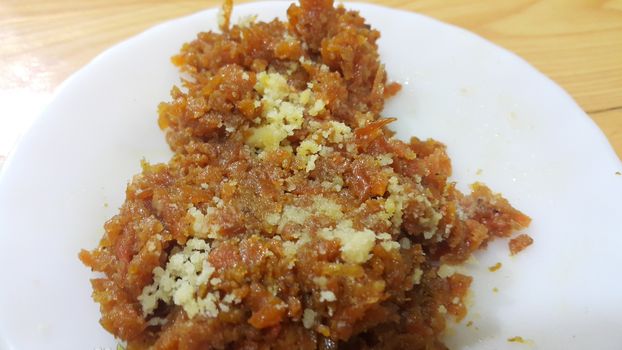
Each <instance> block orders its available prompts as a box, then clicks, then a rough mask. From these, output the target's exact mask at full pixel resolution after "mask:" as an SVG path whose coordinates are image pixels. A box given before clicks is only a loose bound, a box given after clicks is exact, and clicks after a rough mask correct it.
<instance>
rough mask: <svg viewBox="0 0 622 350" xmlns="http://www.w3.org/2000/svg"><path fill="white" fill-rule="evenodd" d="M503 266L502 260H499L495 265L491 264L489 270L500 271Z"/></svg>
mask: <svg viewBox="0 0 622 350" xmlns="http://www.w3.org/2000/svg"><path fill="white" fill-rule="evenodd" d="M501 266H503V265H502V264H501V263H500V262H498V263H496V264H494V265H492V266H490V267H489V268H488V271H490V272H495V271H498V270H499V269H500V268H501Z"/></svg>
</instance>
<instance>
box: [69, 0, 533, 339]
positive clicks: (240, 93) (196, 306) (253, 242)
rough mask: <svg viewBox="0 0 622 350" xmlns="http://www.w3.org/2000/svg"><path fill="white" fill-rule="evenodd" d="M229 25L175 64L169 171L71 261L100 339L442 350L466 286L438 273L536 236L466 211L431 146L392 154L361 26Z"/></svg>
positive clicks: (484, 213) (480, 205)
mask: <svg viewBox="0 0 622 350" xmlns="http://www.w3.org/2000/svg"><path fill="white" fill-rule="evenodd" d="M226 7H227V8H228V10H227V11H225V14H224V20H223V21H222V23H223V25H222V27H221V29H222V33H215V32H208V33H200V34H198V36H197V38H196V39H195V40H194V41H192V42H190V43H188V44H185V45H184V46H183V47H182V49H181V53H180V54H179V55H177V56H175V57H174V58H173V62H174V63H175V64H176V65H177V66H179V67H180V69H181V71H182V72H183V73H185V76H186V79H184V80H183V83H182V86H181V87H174V88H173V90H172V92H171V96H172V99H171V101H170V102H166V103H162V104H161V105H160V107H159V125H160V127H161V128H162V129H163V130H164V131H165V133H166V139H167V141H168V143H169V145H170V147H171V149H172V150H173V152H174V155H173V157H172V159H171V160H170V162H169V163H168V164H156V165H150V164H147V163H144V164H143V170H142V173H141V174H138V175H136V176H135V177H134V178H133V179H132V181H131V183H130V184H129V185H128V187H127V191H126V200H125V203H124V204H123V205H122V207H121V208H120V211H119V213H118V214H117V215H116V216H114V217H113V218H112V219H110V220H109V221H108V222H107V223H106V224H105V230H106V233H105V235H104V236H103V238H102V239H101V242H100V244H99V246H98V247H97V248H96V249H94V250H92V251H82V252H81V253H80V259H81V260H82V261H83V262H84V263H85V264H86V265H87V266H89V267H91V268H92V269H93V270H94V271H98V272H102V273H103V276H102V277H99V278H95V279H93V281H92V284H93V289H94V292H93V297H94V299H95V300H96V301H97V302H98V303H99V304H100V305H101V312H102V318H101V324H102V325H103V326H104V328H105V329H107V330H108V331H109V332H111V333H112V334H114V335H115V336H116V337H118V338H120V339H123V340H125V341H127V344H128V348H129V349H267V348H274V349H338V348H341V349H367V348H369V349H371V348H374V349H445V346H444V345H443V343H442V339H441V334H442V332H443V329H444V328H445V322H446V317H449V316H452V317H454V318H456V319H461V318H462V317H464V316H465V314H466V308H465V305H464V303H463V298H464V296H465V294H466V293H467V291H468V289H469V285H470V283H471V277H468V276H464V275H461V274H459V273H451V271H450V270H451V268H447V266H448V265H451V264H459V263H461V262H464V261H465V260H466V259H467V258H469V257H470V256H471V254H472V253H473V252H474V251H476V250H478V249H480V248H482V247H484V246H486V244H487V242H488V241H490V240H491V239H493V238H494V237H508V236H510V235H511V234H512V233H513V232H515V231H516V230H519V229H522V228H524V227H526V226H527V225H528V224H529V221H530V219H529V218H528V217H527V216H525V215H524V214H522V213H521V212H519V211H518V210H516V209H514V208H512V206H510V204H509V203H508V202H507V201H506V200H505V199H503V198H502V197H501V196H499V195H497V194H494V193H492V192H491V191H490V190H489V189H488V188H487V187H486V186H484V185H482V184H475V185H474V186H473V187H472V193H471V194H469V195H463V194H462V193H460V192H459V191H458V190H457V189H456V188H455V184H454V183H453V182H451V181H448V177H449V176H450V174H451V164H450V160H449V158H448V157H447V154H446V152H445V146H444V145H443V144H442V143H440V142H437V141H434V140H426V141H422V140H419V139H417V138H412V139H411V140H410V141H409V142H404V141H400V140H398V139H396V138H394V137H393V133H392V132H391V131H390V130H389V129H387V126H388V125H389V124H390V123H391V122H392V121H394V119H391V118H388V119H387V118H382V117H381V114H380V113H381V111H382V109H383V104H384V101H385V99H386V98H388V97H390V96H391V95H393V94H395V93H397V92H398V90H399V85H398V84H395V83H387V78H386V72H385V70H384V67H383V65H382V64H381V62H380V61H379V56H378V50H377V45H376V41H377V39H378V38H379V36H380V33H379V32H378V31H377V30H375V29H373V28H371V27H370V26H369V24H367V23H365V20H364V18H362V17H361V16H360V15H359V14H358V13H357V12H355V11H348V10H346V9H344V8H343V7H333V2H332V1H331V0H301V1H300V4H299V5H295V4H293V5H291V6H290V7H289V9H288V11H287V16H288V21H287V22H282V21H279V20H276V19H275V20H273V21H271V22H268V23H264V22H257V23H255V22H253V21H249V22H247V23H245V24H240V25H234V26H231V27H229V25H228V22H229V13H230V3H229V4H228V5H227V6H226ZM521 241H522V240H521ZM448 271H450V272H448Z"/></svg>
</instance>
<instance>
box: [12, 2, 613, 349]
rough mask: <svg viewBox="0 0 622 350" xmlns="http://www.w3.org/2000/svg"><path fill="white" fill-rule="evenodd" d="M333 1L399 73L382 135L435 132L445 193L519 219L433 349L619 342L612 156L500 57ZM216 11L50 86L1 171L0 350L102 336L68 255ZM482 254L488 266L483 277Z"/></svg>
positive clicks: (139, 146)
mask: <svg viewBox="0 0 622 350" xmlns="http://www.w3.org/2000/svg"><path fill="white" fill-rule="evenodd" d="M287 6H288V5H287V4H286V3H283V2H277V3H275V2H270V3H268V2H263V3H255V4H252V5H243V6H238V7H236V9H235V12H234V17H233V18H234V19H237V18H238V16H240V15H246V14H252V13H259V15H260V19H271V18H273V17H274V16H282V15H283V14H284V13H285V9H286V7H287ZM348 7H350V8H355V9H358V10H360V11H361V13H362V14H363V15H364V16H365V17H366V18H367V19H368V20H369V22H370V23H371V24H372V25H373V26H375V27H376V28H378V29H380V30H381V32H382V39H381V40H380V50H381V54H382V57H383V60H384V62H386V66H387V69H388V72H389V75H390V77H391V78H392V79H394V80H397V81H399V82H402V83H403V84H404V89H403V91H402V92H401V93H400V94H399V96H398V97H397V98H394V99H393V100H391V102H390V103H389V104H388V106H387V108H386V111H385V115H387V116H396V117H398V118H399V122H397V123H396V125H395V128H396V130H399V136H400V137H403V138H406V137H409V136H410V135H417V136H419V137H423V138H427V137H434V138H436V139H438V140H441V141H443V142H445V143H446V144H447V145H448V147H449V153H450V155H451V157H452V160H453V164H454V179H455V180H456V181H458V183H459V184H460V187H461V188H462V189H466V185H467V184H469V183H471V182H474V181H483V182H485V183H487V184H488V185H490V187H491V188H493V189H494V190H496V191H500V192H502V193H504V194H505V195H506V196H507V197H508V198H509V199H510V200H511V202H512V203H513V204H514V205H515V206H516V207H518V208H520V209H521V210H524V211H525V212H526V213H528V214H529V215H531V216H532V218H533V224H532V226H531V228H530V229H529V233H530V234H531V235H532V236H533V237H534V238H535V245H533V246H532V247H530V248H529V249H527V250H526V251H524V252H523V253H521V254H520V255H518V256H517V257H515V258H509V257H508V250H507V245H506V244H507V243H506V242H497V243H495V244H492V245H491V246H490V247H489V249H488V250H487V251H485V252H483V253H482V254H479V255H478V259H479V261H480V262H479V264H475V265H473V266H470V267H469V269H470V270H471V271H472V273H473V274H474V275H475V282H474V284H473V304H474V305H473V306H472V308H471V311H470V314H469V316H467V318H466V320H465V322H463V325H462V326H452V327H451V329H450V330H449V331H448V332H447V333H448V334H447V341H448V343H449V344H450V345H452V348H456V349H459V348H463V349H499V348H512V347H515V348H517V349H519V348H525V345H517V344H510V343H508V342H507V338H510V337H513V336H521V337H523V338H525V339H529V340H531V341H532V348H539V349H619V348H620V344H622V332H620V330H621V329H622V318H621V317H620V315H621V314H622V279H620V278H619V276H620V272H619V270H618V268H619V267H620V266H622V253H621V252H620V251H619V250H620V249H621V247H622V232H620V218H621V217H622V206H621V205H620V198H622V176H616V175H615V172H616V171H622V166H621V164H620V161H619V160H618V158H617V157H616V156H615V154H614V152H613V150H612V149H611V147H610V146H609V144H608V143H607V141H606V139H605V137H604V136H603V134H602V133H601V132H600V130H599V129H598V128H597V127H596V126H595V125H594V123H593V122H592V121H591V120H590V119H589V118H588V117H587V116H586V115H585V114H584V113H583V112H582V111H581V109H580V108H579V107H578V106H577V105H576V104H575V102H573V100H572V99H571V98H570V97H569V96H568V95H567V94H566V93H565V92H564V91H562V90H561V89H560V88H559V87H558V86H556V85H555V84H554V83H553V82H551V81H550V80H549V79H547V78H546V77H544V76H543V75H542V74H540V73H538V72H537V71H536V70H535V69H533V68H532V67H530V66H529V65H528V64H527V63H526V62H524V61H523V60H521V59H520V58H518V57H516V56H515V55H513V54H512V53H509V52H507V51H505V50H503V49H501V48H499V47H497V46H495V45H493V44H491V43H489V42H487V41H485V40H483V39H481V38H479V37H477V36H475V35H473V34H470V33H468V32H466V31H464V30H461V29H459V28H456V27H453V26H449V25H446V24H443V23H440V22H438V21H435V20H432V19H429V18H426V17H423V16H420V15H417V14H413V13H407V12H401V11H396V10H390V9H386V8H382V7H377V6H372V5H363V4H351V5H348ZM215 22H216V11H215V10H209V11H205V12H201V13H198V14H196V15H192V16H189V17H185V18H182V19H179V20H175V21H172V22H168V23H165V24H162V25H160V26H157V27H155V28H153V29H150V30H148V31H147V32H145V33H143V34H140V35H139V36H137V37H135V38H133V39H130V40H128V41H126V42H123V43H121V44H119V45H117V46H115V47H114V48H112V49H110V50H108V51H106V52H105V53H103V54H102V55H100V56H99V57H97V58H96V59H95V60H93V62H91V63H90V64H89V65H88V66H86V67H85V68H83V69H82V70H80V71H79V72H78V73H76V74H75V75H74V76H72V77H71V78H70V79H69V80H68V81H66V82H65V83H64V84H63V85H62V87H61V88H60V89H59V91H58V93H57V94H56V96H55V98H54V99H53V102H52V103H51V104H50V105H49V107H48V108H47V110H46V111H45V112H44V113H43V115H41V117H40V118H39V119H38V120H37V121H36V122H35V124H34V125H33V127H32V128H31V130H30V131H29V132H28V134H27V135H26V136H25V137H24V138H23V139H22V141H21V144H20V145H19V146H18V147H17V149H16V150H15V152H14V153H13V154H12V156H11V157H10V158H9V160H8V161H7V163H6V164H5V166H4V169H3V171H2V174H1V177H0V266H1V267H2V270H3V271H2V275H1V276H2V277H1V278H2V282H1V284H0V348H3V347H4V348H6V349H93V348H98V347H110V348H112V347H113V346H114V345H115V341H114V339H113V338H112V337H111V336H110V335H108V334H107V333H106V332H105V331H104V330H103V329H102V328H101V327H100V326H99V324H98V318H99V311H98V306H97V305H96V304H95V303H94V302H93V301H92V300H91V297H90V294H91V287H90V285H89V282H88V279H89V278H90V277H92V275H91V273H90V271H89V270H88V269H87V268H85V267H84V266H82V265H81V264H80V262H79V261H78V259H77V254H78V251H79V250H80V249H81V248H92V247H95V246H96V244H97V242H98V240H99V238H100V237H101V234H102V232H103V229H102V224H103V223H104V221H105V220H106V219H107V218H109V217H111V216H112V215H114V214H115V213H116V212H117V208H118V207H119V206H120V204H121V203H122V201H123V198H124V189H125V186H126V184H127V182H128V180H129V179H130V178H131V176H132V175H133V174H135V173H137V172H138V171H139V169H140V167H139V160H140V159H141V158H143V157H144V158H146V159H147V160H149V161H151V162H162V161H166V160H167V159H168V158H169V156H170V152H169V150H168V148H167V146H166V144H165V142H164V137H163V135H162V133H161V132H160V130H159V129H158V127H157V125H156V106H157V104H158V102H160V101H164V100H168V99H169V95H168V92H169V90H170V88H171V86H172V85H173V84H176V83H178V81H179V78H178V74H177V71H176V69H175V68H174V67H173V66H172V65H171V64H170V61H169V57H170V56H171V55H173V54H175V53H176V52H177V51H178V49H179V48H180V46H181V44H182V43H183V42H185V41H189V40H192V39H193V38H194V36H195V34H196V33H197V32H199V31H206V30H209V29H215V27H216V25H215ZM405 37H406V38H407V39H406V42H401V39H400V38H405ZM478 170H481V171H480V172H478ZM477 173H481V174H480V175H477ZM106 204H107V206H106ZM497 261H500V262H502V263H503V268H502V269H501V270H500V271H498V272H496V273H491V272H489V271H488V270H487V266H489V265H492V264H494V263H495V262H497ZM494 287H496V288H498V289H499V292H498V293H493V292H492V289H493V288H494ZM469 320H472V321H473V326H471V327H469V328H465V327H464V323H466V321H469Z"/></svg>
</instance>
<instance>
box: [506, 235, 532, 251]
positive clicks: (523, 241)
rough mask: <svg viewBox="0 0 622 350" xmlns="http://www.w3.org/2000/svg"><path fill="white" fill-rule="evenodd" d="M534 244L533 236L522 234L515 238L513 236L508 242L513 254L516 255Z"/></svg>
mask: <svg viewBox="0 0 622 350" xmlns="http://www.w3.org/2000/svg"><path fill="white" fill-rule="evenodd" d="M532 244H533V238H531V237H530V236H529V235H526V234H521V235H518V236H516V237H515V238H512V239H511V240H510V242H509V243H508V246H509V247H510V253H511V255H516V254H518V253H520V252H521V251H523V250H524V249H525V248H527V247H529V246H530V245H532Z"/></svg>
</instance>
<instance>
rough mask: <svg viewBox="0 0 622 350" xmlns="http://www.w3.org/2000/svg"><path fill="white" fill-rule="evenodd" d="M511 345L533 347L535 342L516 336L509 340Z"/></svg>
mask: <svg viewBox="0 0 622 350" xmlns="http://www.w3.org/2000/svg"><path fill="white" fill-rule="evenodd" d="M508 342H509V343H519V344H524V345H533V341H532V340H529V339H524V338H523V337H521V336H514V337H512V338H508Z"/></svg>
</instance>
